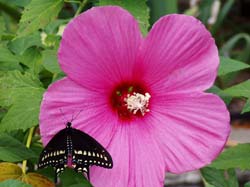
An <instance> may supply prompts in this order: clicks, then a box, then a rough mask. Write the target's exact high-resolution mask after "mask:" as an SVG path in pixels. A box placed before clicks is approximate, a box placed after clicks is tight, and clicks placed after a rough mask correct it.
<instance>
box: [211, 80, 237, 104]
mask: <svg viewBox="0 0 250 187" xmlns="http://www.w3.org/2000/svg"><path fill="white" fill-rule="evenodd" d="M207 92H208V93H214V94H217V95H219V96H220V97H221V99H223V101H224V102H225V103H226V104H227V105H229V103H230V102H231V100H232V97H231V96H229V95H227V94H225V93H223V92H222V90H221V89H220V88H219V87H217V86H215V85H214V86H213V87H212V88H210V89H208V90H207Z"/></svg>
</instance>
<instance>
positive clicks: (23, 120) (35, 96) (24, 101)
mask: <svg viewBox="0 0 250 187" xmlns="http://www.w3.org/2000/svg"><path fill="white" fill-rule="evenodd" d="M0 92H1V93H4V94H1V95H0V105H2V106H10V105H11V107H10V109H9V110H8V112H7V114H6V115H5V116H4V117H3V119H2V121H1V124H0V131H11V130H16V129H23V130H26V129H27V128H30V127H33V126H36V125H37V124H38V114H39V109H40V103H41V100H42V95H43V93H44V88H42V87H41V83H40V82H39V80H37V79H36V78H35V77H34V76H32V75H31V74H29V73H26V74H24V75H22V74H21V73H20V72H17V71H14V72H8V73H6V74H4V75H2V77H0Z"/></svg>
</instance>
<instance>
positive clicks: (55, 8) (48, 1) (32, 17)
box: [17, 0, 64, 37]
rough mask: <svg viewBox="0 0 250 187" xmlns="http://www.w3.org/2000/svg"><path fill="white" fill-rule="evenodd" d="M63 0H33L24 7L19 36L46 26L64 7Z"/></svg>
mask: <svg viewBox="0 0 250 187" xmlns="http://www.w3.org/2000/svg"><path fill="white" fill-rule="evenodd" d="M63 2H64V1H63V0H32V1H31V3H30V4H29V5H28V6H27V7H26V8H25V9H24V12H23V15H22V17H21V20H20V25H19V29H18V31H17V34H18V37H21V36H27V35H29V34H30V33H32V32H34V31H37V30H38V29H40V28H43V27H45V26H46V25H47V24H48V23H50V22H51V21H52V20H54V19H55V18H56V16H57V15H58V13H59V12H60V10H61V9H62V7H63Z"/></svg>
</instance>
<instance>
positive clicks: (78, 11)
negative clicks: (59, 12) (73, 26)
mask: <svg viewBox="0 0 250 187" xmlns="http://www.w3.org/2000/svg"><path fill="white" fill-rule="evenodd" d="M87 2H88V0H83V1H82V2H81V4H80V5H79V7H78V9H77V11H76V13H75V16H74V17H76V16H78V15H79V14H80V13H81V11H82V9H83V8H84V6H85V5H86V4H87Z"/></svg>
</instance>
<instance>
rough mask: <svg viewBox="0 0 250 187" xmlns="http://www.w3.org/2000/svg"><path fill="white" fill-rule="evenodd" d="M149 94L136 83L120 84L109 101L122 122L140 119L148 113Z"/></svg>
mask: <svg viewBox="0 0 250 187" xmlns="http://www.w3.org/2000/svg"><path fill="white" fill-rule="evenodd" d="M150 97H151V96H150V94H149V93H148V92H146V89H145V88H144V87H143V86H141V85H140V84H137V83H122V84H120V85H118V86H117V87H115V89H114V90H113V92H112V94H111V97H110V101H111V106H112V109H113V110H114V111H115V112H117V114H118V116H119V118H120V119H122V120H130V119H132V118H133V117H135V116H137V117H142V116H144V115H145V114H146V113H147V112H149V108H148V107H149V99H150Z"/></svg>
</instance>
